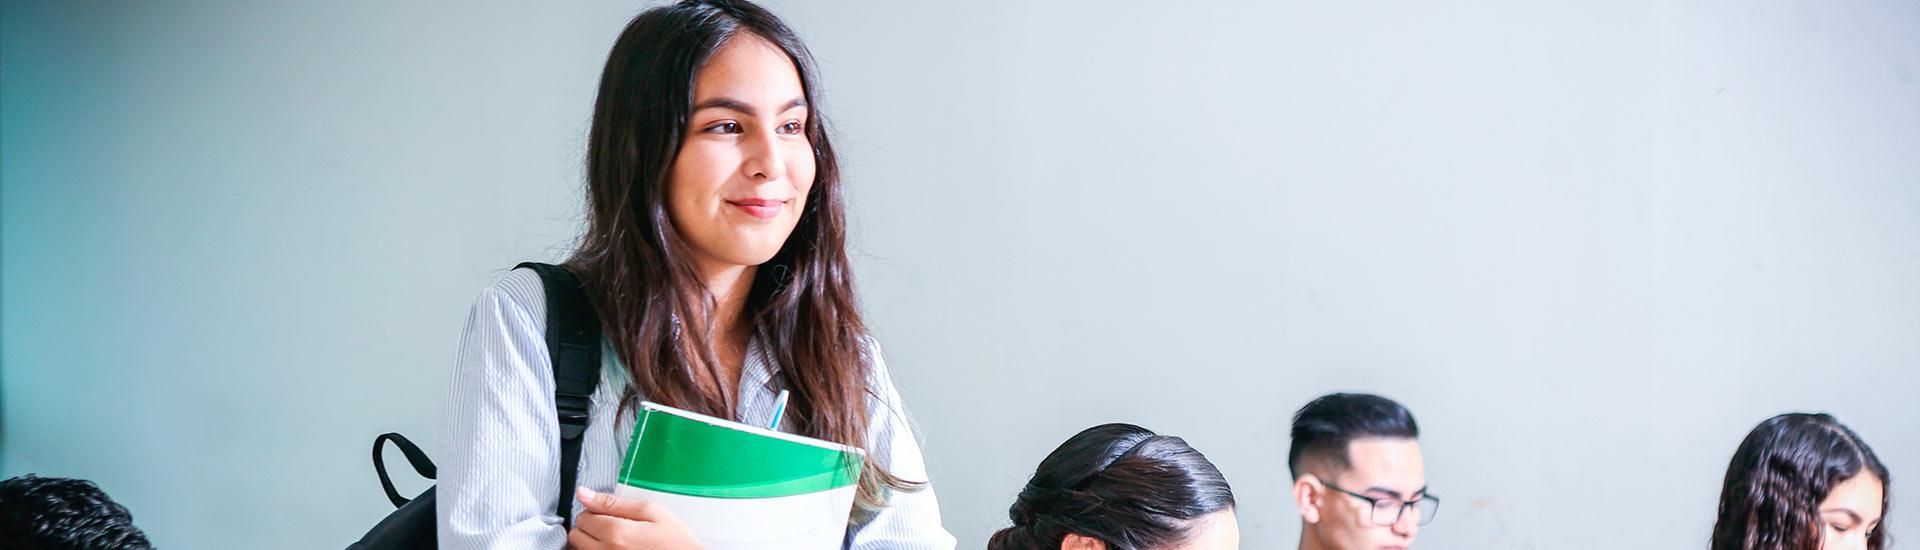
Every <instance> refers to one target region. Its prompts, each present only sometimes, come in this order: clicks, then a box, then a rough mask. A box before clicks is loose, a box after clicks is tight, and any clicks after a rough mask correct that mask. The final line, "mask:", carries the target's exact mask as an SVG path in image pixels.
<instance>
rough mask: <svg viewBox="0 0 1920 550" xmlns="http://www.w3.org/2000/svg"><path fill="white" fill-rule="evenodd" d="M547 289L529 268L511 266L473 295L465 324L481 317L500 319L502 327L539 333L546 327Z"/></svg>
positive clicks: (538, 275)
mask: <svg viewBox="0 0 1920 550" xmlns="http://www.w3.org/2000/svg"><path fill="white" fill-rule="evenodd" d="M546 311H547V292H546V287H543V286H541V284H540V274H539V273H536V272H534V271H533V270H531V269H524V268H522V269H514V270H511V271H508V272H507V274H506V275H503V276H501V277H500V278H499V279H497V280H495V281H494V282H493V284H492V285H491V286H488V287H487V288H485V289H483V290H481V291H480V296H479V297H478V298H476V299H474V302H473V316H474V318H472V319H469V320H468V322H469V324H471V323H475V322H479V321H481V319H500V320H501V321H503V322H504V324H505V325H507V326H506V327H501V328H517V329H522V330H528V331H532V332H533V333H535V334H540V333H542V332H543V331H545V330H546Z"/></svg>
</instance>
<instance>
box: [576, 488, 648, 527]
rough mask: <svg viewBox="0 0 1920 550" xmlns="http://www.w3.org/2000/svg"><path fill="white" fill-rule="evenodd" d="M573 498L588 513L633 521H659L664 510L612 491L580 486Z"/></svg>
mask: <svg viewBox="0 0 1920 550" xmlns="http://www.w3.org/2000/svg"><path fill="white" fill-rule="evenodd" d="M574 498H576V499H579V501H580V505H581V506H582V507H583V509H584V510H585V511H587V512H589V513H594V514H601V515H606V516H613V517H616V518H625V519H630V520H634V521H660V518H661V517H662V516H663V515H665V512H664V511H663V510H661V509H660V506H659V505H657V504H654V503H651V502H646V501H641V500H632V499H625V498H620V497H617V496H614V495H613V493H602V492H598V491H594V490H593V489H588V488H586V487H581V488H579V490H576V491H574Z"/></svg>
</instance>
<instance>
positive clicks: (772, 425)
mask: <svg viewBox="0 0 1920 550" xmlns="http://www.w3.org/2000/svg"><path fill="white" fill-rule="evenodd" d="M786 412H787V390H780V396H779V397H775V398H773V421H772V422H768V423H767V429H769V430H774V431H779V430H780V415H782V414H786Z"/></svg>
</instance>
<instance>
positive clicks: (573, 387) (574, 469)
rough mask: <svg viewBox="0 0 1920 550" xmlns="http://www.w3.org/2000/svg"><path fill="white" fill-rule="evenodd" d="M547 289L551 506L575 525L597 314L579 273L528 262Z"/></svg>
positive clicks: (596, 371)
mask: <svg viewBox="0 0 1920 550" xmlns="http://www.w3.org/2000/svg"><path fill="white" fill-rule="evenodd" d="M522 267H524V268H528V269H532V270H534V271H535V272H538V273H539V274H540V283H541V286H544V287H546V291H547V354H548V356H549V357H551V358H552V359H553V405H554V409H555V412H556V413H557V414H558V415H559V418H560V503H559V505H558V506H557V507H556V509H555V510H554V511H555V512H556V513H558V514H559V515H560V522H561V524H562V525H564V526H566V528H567V529H573V492H574V488H573V486H574V482H575V479H576V477H577V474H578V473H579V471H580V442H581V440H582V439H584V438H582V437H581V436H582V435H583V434H585V433H586V432H587V420H588V418H587V417H588V413H589V407H591V406H592V398H593V390H594V387H595V386H598V385H599V384H600V318H599V317H598V316H597V314H595V313H594V309H593V302H592V301H591V300H589V299H587V293H586V290H585V289H584V288H583V287H581V286H580V278H579V277H576V276H574V274H573V272H572V271H568V270H567V269H566V268H564V267H560V266H557V265H551V264H541V263H533V262H526V263H522V264H520V265H517V266H514V269H519V268H522Z"/></svg>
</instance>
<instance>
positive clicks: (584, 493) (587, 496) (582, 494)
mask: <svg viewBox="0 0 1920 550" xmlns="http://www.w3.org/2000/svg"><path fill="white" fill-rule="evenodd" d="M593 494H594V493H593V489H588V488H586V487H581V488H579V489H575V490H574V491H573V496H574V498H578V499H580V500H591V499H593Z"/></svg>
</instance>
